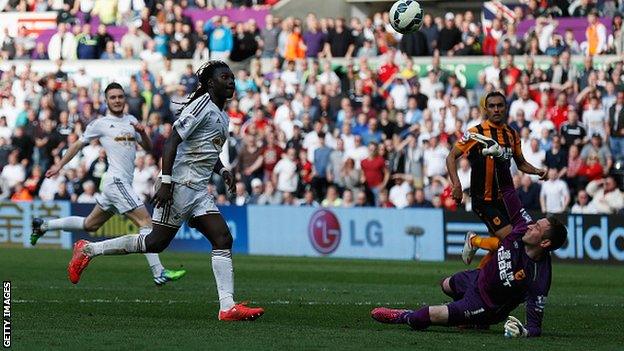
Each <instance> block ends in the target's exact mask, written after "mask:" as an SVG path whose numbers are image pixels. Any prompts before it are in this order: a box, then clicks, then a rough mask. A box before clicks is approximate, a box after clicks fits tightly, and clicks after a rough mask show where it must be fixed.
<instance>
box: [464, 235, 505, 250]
mask: <svg viewBox="0 0 624 351" xmlns="http://www.w3.org/2000/svg"><path fill="white" fill-rule="evenodd" d="M470 244H471V245H472V246H473V247H478V248H480V249H484V250H488V251H496V250H497V249H498V245H499V244H500V240H499V239H498V238H497V237H494V236H493V237H488V238H483V237H480V236H475V237H473V238H472V239H470Z"/></svg>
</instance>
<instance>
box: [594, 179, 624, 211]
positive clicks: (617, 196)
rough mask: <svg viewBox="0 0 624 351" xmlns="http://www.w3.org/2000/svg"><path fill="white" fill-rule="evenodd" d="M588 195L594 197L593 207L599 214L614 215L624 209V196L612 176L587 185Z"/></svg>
mask: <svg viewBox="0 0 624 351" xmlns="http://www.w3.org/2000/svg"><path fill="white" fill-rule="evenodd" d="M587 193H588V194H589V195H590V196H591V197H592V201H591V205H593V206H594V207H595V208H596V210H597V211H598V213H603V214H613V213H617V212H618V211H619V210H620V209H622V208H623V207H624V195H623V194H622V192H621V191H620V189H618V187H617V183H616V182H615V178H613V177H611V176H609V177H606V178H603V179H597V180H594V181H592V182H590V183H589V184H587Z"/></svg>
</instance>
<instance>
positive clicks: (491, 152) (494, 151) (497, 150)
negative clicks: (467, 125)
mask: <svg viewBox="0 0 624 351" xmlns="http://www.w3.org/2000/svg"><path fill="white" fill-rule="evenodd" d="M470 139H472V140H474V141H476V142H478V143H480V144H481V145H483V148H482V149H481V154H482V155H483V156H492V157H496V158H503V159H507V157H508V155H506V152H505V150H504V149H503V148H502V147H501V146H500V145H499V144H498V143H497V142H496V140H494V139H492V138H488V137H486V136H485V135H481V134H477V133H470Z"/></svg>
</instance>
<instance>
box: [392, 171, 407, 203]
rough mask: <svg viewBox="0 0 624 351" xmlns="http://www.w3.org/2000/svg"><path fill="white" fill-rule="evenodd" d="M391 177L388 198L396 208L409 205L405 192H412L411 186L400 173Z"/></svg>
mask: <svg viewBox="0 0 624 351" xmlns="http://www.w3.org/2000/svg"><path fill="white" fill-rule="evenodd" d="M392 178H393V179H394V185H393V186H392V188H390V193H389V195H388V200H389V201H390V202H391V203H392V204H393V205H394V206H395V207H397V208H405V207H407V206H408V205H409V204H408V201H407V194H409V193H411V192H412V187H411V186H410V184H409V182H407V181H406V180H405V179H404V176H403V175H401V174H395V175H394V176H393V177H392Z"/></svg>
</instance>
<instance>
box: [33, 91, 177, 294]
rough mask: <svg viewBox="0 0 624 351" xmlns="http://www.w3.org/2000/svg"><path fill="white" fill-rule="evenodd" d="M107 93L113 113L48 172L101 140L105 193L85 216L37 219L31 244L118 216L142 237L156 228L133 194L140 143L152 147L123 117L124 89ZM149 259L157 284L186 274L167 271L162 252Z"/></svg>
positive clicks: (137, 127) (93, 227)
mask: <svg viewBox="0 0 624 351" xmlns="http://www.w3.org/2000/svg"><path fill="white" fill-rule="evenodd" d="M104 95H105V97H106V104H107V105H108V114H107V115H106V116H104V117H100V118H98V119H96V120H94V121H93V122H91V123H89V125H87V128H86V130H85V132H84V133H83V135H82V137H81V138H80V140H78V141H77V142H76V143H74V144H72V145H71V146H70V147H69V149H68V150H67V152H66V153H65V155H64V156H63V158H62V159H61V160H60V161H59V162H58V163H57V164H55V165H53V166H52V167H50V169H48V171H47V172H46V177H53V176H55V175H56V174H58V173H59V172H60V171H61V169H62V168H63V166H65V164H67V163H68V162H69V161H71V159H72V158H74V156H76V154H77V153H78V152H79V151H80V150H81V149H82V147H83V146H84V145H87V144H89V142H90V141H91V140H93V139H99V140H100V143H101V144H102V146H103V147H104V150H105V151H106V157H107V158H108V164H109V167H108V170H107V172H106V175H105V176H104V178H103V179H102V187H101V188H102V193H101V194H98V196H97V197H96V203H97V204H96V206H95V207H94V208H93V211H91V213H90V214H89V215H88V216H87V217H86V218H85V217H78V216H71V217H64V218H59V219H53V220H50V221H44V220H43V219H41V218H35V219H34V220H33V223H32V225H33V233H32V235H31V238H30V240H31V244H32V245H35V244H36V243H37V240H38V239H39V238H40V237H41V236H43V235H44V234H45V232H46V231H49V230H66V231H83V230H84V231H87V232H95V231H97V230H98V229H99V228H100V227H101V226H102V225H103V224H104V223H105V222H106V221H108V220H109V219H110V218H111V217H112V216H113V215H114V214H115V213H119V214H123V215H125V216H126V217H128V218H129V219H130V220H131V221H132V222H133V223H134V224H136V225H137V226H138V227H139V228H140V229H139V232H140V233H145V234H147V233H149V232H150V230H151V229H152V222H151V219H150V216H149V213H148V212H147V210H146V209H145V206H144V205H143V202H142V201H141V200H140V198H139V197H138V196H137V195H136V194H135V192H134V191H133V190H132V179H133V177H134V159H135V157H136V144H137V143H139V144H140V145H141V146H142V147H143V149H145V150H146V151H149V150H151V148H152V143H151V141H150V138H149V136H148V135H147V134H146V133H145V129H144V127H143V125H141V124H139V122H138V121H137V119H136V118H134V117H133V116H131V115H128V114H125V113H124V107H125V105H126V97H125V93H124V90H123V88H122V86H121V85H119V84H118V83H111V84H109V85H108V86H107V87H106V89H105V91H104ZM145 257H146V258H147V262H148V264H149V266H150V269H151V271H152V276H153V277H154V283H156V285H163V284H165V283H166V282H167V281H171V280H178V279H180V278H181V277H182V276H184V275H185V274H186V271H184V270H168V269H165V268H164V267H163V265H162V264H161V263H160V258H159V257H158V254H157V253H146V254H145Z"/></svg>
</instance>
